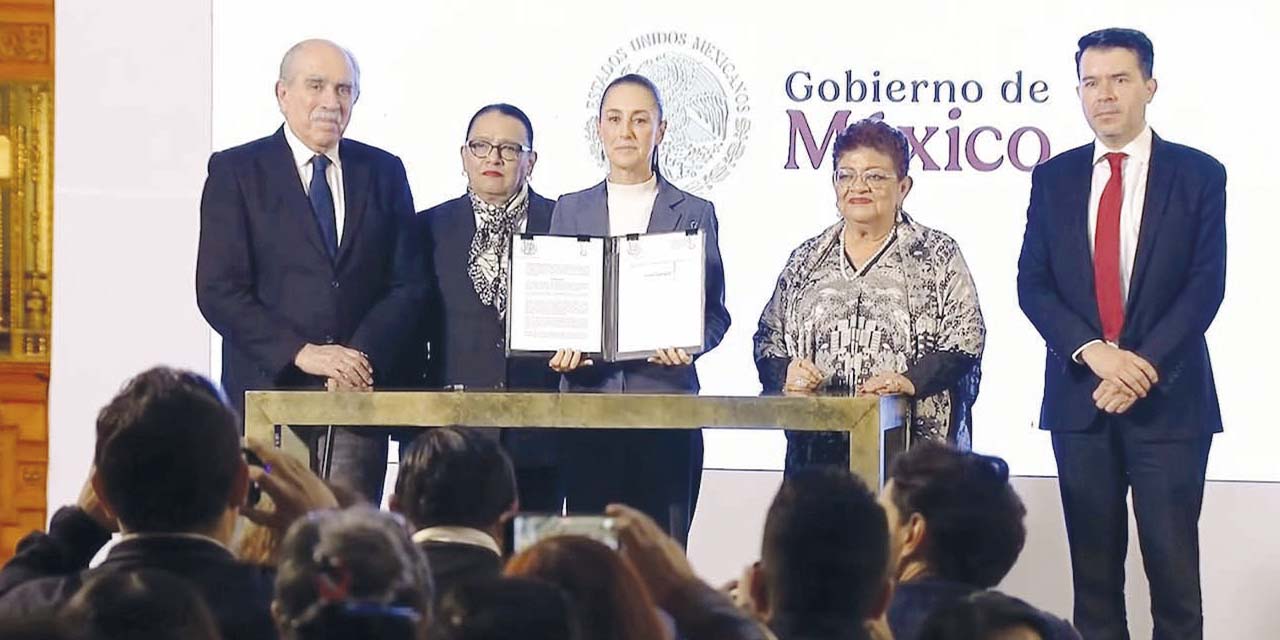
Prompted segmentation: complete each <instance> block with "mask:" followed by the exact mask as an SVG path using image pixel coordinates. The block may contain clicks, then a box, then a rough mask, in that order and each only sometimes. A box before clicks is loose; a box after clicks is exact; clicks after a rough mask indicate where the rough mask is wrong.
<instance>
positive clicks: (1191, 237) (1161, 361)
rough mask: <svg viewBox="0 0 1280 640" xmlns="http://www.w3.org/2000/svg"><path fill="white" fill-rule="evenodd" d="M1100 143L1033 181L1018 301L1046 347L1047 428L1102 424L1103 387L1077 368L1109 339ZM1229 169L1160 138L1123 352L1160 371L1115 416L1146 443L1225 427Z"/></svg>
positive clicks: (1067, 156)
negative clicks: (1102, 297)
mask: <svg viewBox="0 0 1280 640" xmlns="http://www.w3.org/2000/svg"><path fill="white" fill-rule="evenodd" d="M1092 175H1093V145H1091V144H1090V145H1085V146H1083V147H1078V148H1075V149H1072V150H1070V151H1067V152H1065V153H1062V154H1059V155H1058V156H1056V157H1054V158H1053V159H1051V160H1049V161H1048V162H1046V163H1044V164H1042V165H1040V166H1038V167H1036V169H1035V170H1034V171H1033V172H1032V174H1031V204H1030V206H1029V207H1028V209H1027V227H1026V233H1025V236H1024V237H1023V243H1022V254H1021V256H1020V257H1019V258H1018V301H1019V303H1020V304H1021V306H1022V310H1023V312H1024V313H1026V315H1027V317H1028V318H1029V319H1030V320H1031V323H1032V324H1033V325H1035V327H1036V329H1037V330H1038V331H1039V332H1040V335H1042V336H1043V337H1044V340H1045V343H1046V344H1047V345H1048V355H1047V357H1046V361H1045V391H1044V403H1043V405H1042V407H1041V415H1040V427H1041V428H1042V429H1047V430H1050V431H1083V430H1086V429H1089V428H1090V427H1091V426H1092V425H1093V424H1094V423H1095V421H1096V420H1097V419H1098V418H1099V416H1100V415H1106V414H1102V413H1100V411H1099V410H1098V409H1097V408H1096V407H1095V406H1094V402H1093V391H1094V389H1096V388H1097V386H1098V384H1099V379H1098V378H1097V376H1095V375H1094V374H1093V372H1092V371H1091V370H1090V369H1089V368H1088V367H1087V366H1085V365H1083V364H1078V363H1076V362H1075V361H1073V360H1072V359H1071V355H1072V353H1074V352H1075V351H1076V350H1077V349H1079V348H1080V347H1081V346H1083V345H1084V344H1086V343H1087V342H1089V341H1091V340H1100V339H1101V338H1102V324H1101V321H1100V320H1099V317H1098V305H1097V298H1096V295H1095V293H1094V286H1093V258H1092V254H1091V252H1090V249H1089V229H1088V224H1089V213H1088V212H1089V198H1090V197H1092V196H1091V194H1090V193H1089V191H1090V182H1091V180H1092ZM1226 181H1227V173H1226V169H1224V168H1223V166H1222V165H1221V164H1220V163H1219V162H1218V161H1217V160H1215V159H1213V158H1212V157H1210V156H1209V155H1207V154H1205V153H1203V152H1200V151H1197V150H1196V149H1192V148H1191V147H1186V146H1183V145H1179V144H1174V143H1172V142H1167V141H1165V140H1163V139H1161V138H1160V137H1158V136H1153V137H1152V142H1151V164H1150V168H1149V170H1148V177H1147V192H1146V201H1145V203H1144V206H1143V212H1142V226H1141V230H1140V231H1139V234H1138V247H1137V253H1136V255H1135V257H1134V264H1133V275H1132V278H1131V279H1130V285H1129V298H1128V301H1127V303H1126V305H1125V320H1124V328H1123V330H1122V331H1121V333H1120V337H1119V340H1118V342H1119V346H1120V348H1122V349H1126V350H1130V351H1133V352H1135V353H1137V354H1138V355H1141V356H1142V357H1143V358H1145V359H1146V360H1147V361H1149V362H1150V363H1151V364H1152V365H1153V366H1154V367H1155V368H1156V371H1157V372H1159V374H1160V380H1159V382H1158V383H1157V384H1156V385H1155V386H1154V387H1153V388H1152V391H1151V393H1150V394H1149V395H1148V396H1147V397H1146V398H1144V399H1140V400H1138V401H1137V403H1135V404H1134V405H1133V407H1132V408H1131V409H1130V410H1129V411H1128V412H1127V413H1124V414H1121V415H1117V416H1113V419H1114V420H1117V421H1120V424H1123V425H1125V428H1129V429H1132V430H1134V431H1135V432H1136V433H1139V434H1141V436H1142V437H1147V438H1152V439H1161V438H1171V437H1172V438H1185V437H1194V436H1196V435H1198V434H1202V433H1212V432H1218V431H1221V430H1222V416H1221V413H1220V411H1219V408H1218V394H1217V390H1216V388H1215V387H1214V382H1213V370H1212V368H1211V367H1210V365H1209V349H1208V345H1207V344H1206V342H1205V338H1204V334H1205V331H1206V330H1207V329H1208V328H1209V324H1210V323H1211V322H1213V318H1214V316H1215V315H1216V314H1217V311H1218V307H1219V306H1220V305H1221V304H1222V298H1223V293H1224V290H1225V288H1226V268H1227V233H1226V206H1227V195H1226Z"/></svg>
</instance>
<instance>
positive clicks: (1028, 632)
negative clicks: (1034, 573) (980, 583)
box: [918, 591, 1053, 640]
mask: <svg viewBox="0 0 1280 640" xmlns="http://www.w3.org/2000/svg"><path fill="white" fill-rule="evenodd" d="M1052 634H1053V630H1052V629H1050V628H1049V626H1048V624H1047V623H1046V622H1045V619H1044V617H1043V615H1041V613H1040V612H1039V611H1037V610H1036V609H1035V608H1034V607H1032V606H1031V605H1029V604H1027V603H1025V602H1022V601H1021V600H1018V599H1016V598H1011V597H1009V596H1007V595H1004V594H1003V593H1000V592H998V591H979V592H976V593H973V594H971V595H970V596H969V597H967V598H965V599H963V600H961V601H959V602H956V603H953V604H951V605H950V606H947V607H944V608H941V609H938V610H937V611H934V612H933V613H931V614H929V618H928V619H927V620H925V623H924V627H923V628H922V629H921V631H920V635H919V636H918V638H919V640H993V639H996V638H999V639H1001V640H1041V639H1042V638H1050V637H1052Z"/></svg>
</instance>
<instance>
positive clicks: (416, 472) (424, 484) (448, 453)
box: [393, 427, 516, 531]
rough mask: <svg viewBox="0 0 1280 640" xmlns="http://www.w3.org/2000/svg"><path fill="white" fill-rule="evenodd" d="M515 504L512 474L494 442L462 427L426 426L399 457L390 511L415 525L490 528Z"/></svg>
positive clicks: (509, 460) (500, 449) (417, 526)
mask: <svg viewBox="0 0 1280 640" xmlns="http://www.w3.org/2000/svg"><path fill="white" fill-rule="evenodd" d="M515 503H516V474H515V471H514V469H513V468H512V465H511V459H510V458H509V457H507V454H506V452H504V451H503V450H502V447H501V446H500V445H499V444H498V443H497V441H496V440H494V439H492V438H489V437H486V436H484V435H482V434H481V433H480V432H478V431H473V430H470V429H466V428H462V427H442V428H439V429H429V430H427V431H424V432H423V433H422V434H421V435H419V436H418V437H417V438H416V439H415V440H414V441H413V443H412V444H410V445H409V449H408V451H407V452H405V453H404V454H403V455H402V456H401V457H400V471H399V473H398V474H397V475H396V489H395V495H394V496H393V509H394V510H396V511H398V512H400V513H402V514H404V516H405V517H406V518H408V519H409V521H410V522H412V523H413V526H414V527H416V528H418V529H425V528H427V527H438V526H452V527H471V528H473V529H483V530H486V531H487V530H490V529H492V528H493V527H494V526H495V525H497V524H499V523H500V521H501V520H502V518H503V516H504V515H505V514H506V513H508V512H510V511H511V510H512V508H513V507H514V505H515Z"/></svg>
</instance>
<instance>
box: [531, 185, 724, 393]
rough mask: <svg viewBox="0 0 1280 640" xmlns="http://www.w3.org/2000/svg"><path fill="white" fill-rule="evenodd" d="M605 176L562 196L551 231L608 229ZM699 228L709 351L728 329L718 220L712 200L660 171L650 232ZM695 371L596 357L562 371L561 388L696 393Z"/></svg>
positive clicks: (599, 231)
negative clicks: (679, 185)
mask: <svg viewBox="0 0 1280 640" xmlns="http://www.w3.org/2000/svg"><path fill="white" fill-rule="evenodd" d="M605 184H606V183H605V182H601V183H600V184H597V185H596V186H594V187H591V188H590V189H586V190H584V191H578V192H576V193H569V194H565V195H563V196H560V200H559V201H558V202H556V209H555V212H554V213H553V214H552V216H551V233H553V234H555V235H561V236H595V237H606V236H608V235H610V233H609V196H608V194H607V192H606V191H605ZM688 229H702V230H703V231H704V232H705V233H706V247H707V257H706V278H707V283H706V302H705V304H704V306H703V308H704V313H705V316H706V317H705V320H704V325H705V335H704V337H703V348H704V350H705V351H710V350H712V349H714V348H715V346H716V345H718V344H720V341H721V340H722V339H724V334H725V332H726V331H728V330H729V322H730V318H729V310H728V309H726V308H725V306H724V264H723V263H722V262H721V260H720V242H719V234H720V222H719V221H718V220H717V219H716V208H715V205H713V204H711V203H710V202H708V201H707V200H703V199H702V198H699V197H697V196H695V195H692V194H688V193H685V192H683V191H681V190H679V189H677V188H676V187H675V186H674V185H672V184H671V183H670V182H667V181H666V180H665V179H663V178H662V176H658V197H657V199H656V200H654V202H653V213H652V214H651V215H650V217H649V228H648V230H647V232H648V233H663V232H669V231H682V230H688ZM699 388H700V385H699V384H698V373H697V371H696V370H695V368H694V367H693V365H689V366H681V367H664V366H662V365H658V364H650V363H648V362H645V361H643V360H640V361H631V362H620V363H614V364H609V363H605V362H596V363H595V364H594V365H593V366H590V367H582V368H580V369H578V370H577V371H574V372H573V373H570V374H567V375H565V376H564V382H563V383H562V384H561V389H562V390H565V391H608V392H615V393H616V392H622V391H630V392H637V393H646V392H647V393H672V392H675V393H679V392H688V393H697V391H698V389H699Z"/></svg>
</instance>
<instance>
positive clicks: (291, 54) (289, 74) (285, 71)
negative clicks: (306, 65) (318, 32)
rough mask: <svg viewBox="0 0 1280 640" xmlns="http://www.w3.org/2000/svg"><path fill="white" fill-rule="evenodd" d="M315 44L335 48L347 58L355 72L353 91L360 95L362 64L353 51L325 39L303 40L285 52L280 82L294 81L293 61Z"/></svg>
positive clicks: (281, 65) (282, 59) (281, 64)
mask: <svg viewBox="0 0 1280 640" xmlns="http://www.w3.org/2000/svg"><path fill="white" fill-rule="evenodd" d="M315 44H323V45H328V46H330V47H333V48H335V49H337V50H338V51H341V52H342V55H344V56H346V57H347V62H350V63H351V70H352V72H353V75H352V79H351V82H352V85H353V87H352V89H354V92H355V95H357V96H358V95H360V63H359V62H357V61H356V56H355V54H353V53H351V51H350V50H349V49H347V48H346V47H343V46H341V45H339V44H338V43H336V42H334V41H332V40H325V39H323V38H311V39H309V40H303V41H302V42H299V43H297V44H295V45H293V46H292V47H289V50H288V51H286V52H284V57H283V58H281V59H280V82H283V83H284V84H289V81H290V80H293V59H294V58H295V57H297V55H298V53H300V52H301V51H302V50H303V49H305V48H307V47H309V46H311V45H315Z"/></svg>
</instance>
